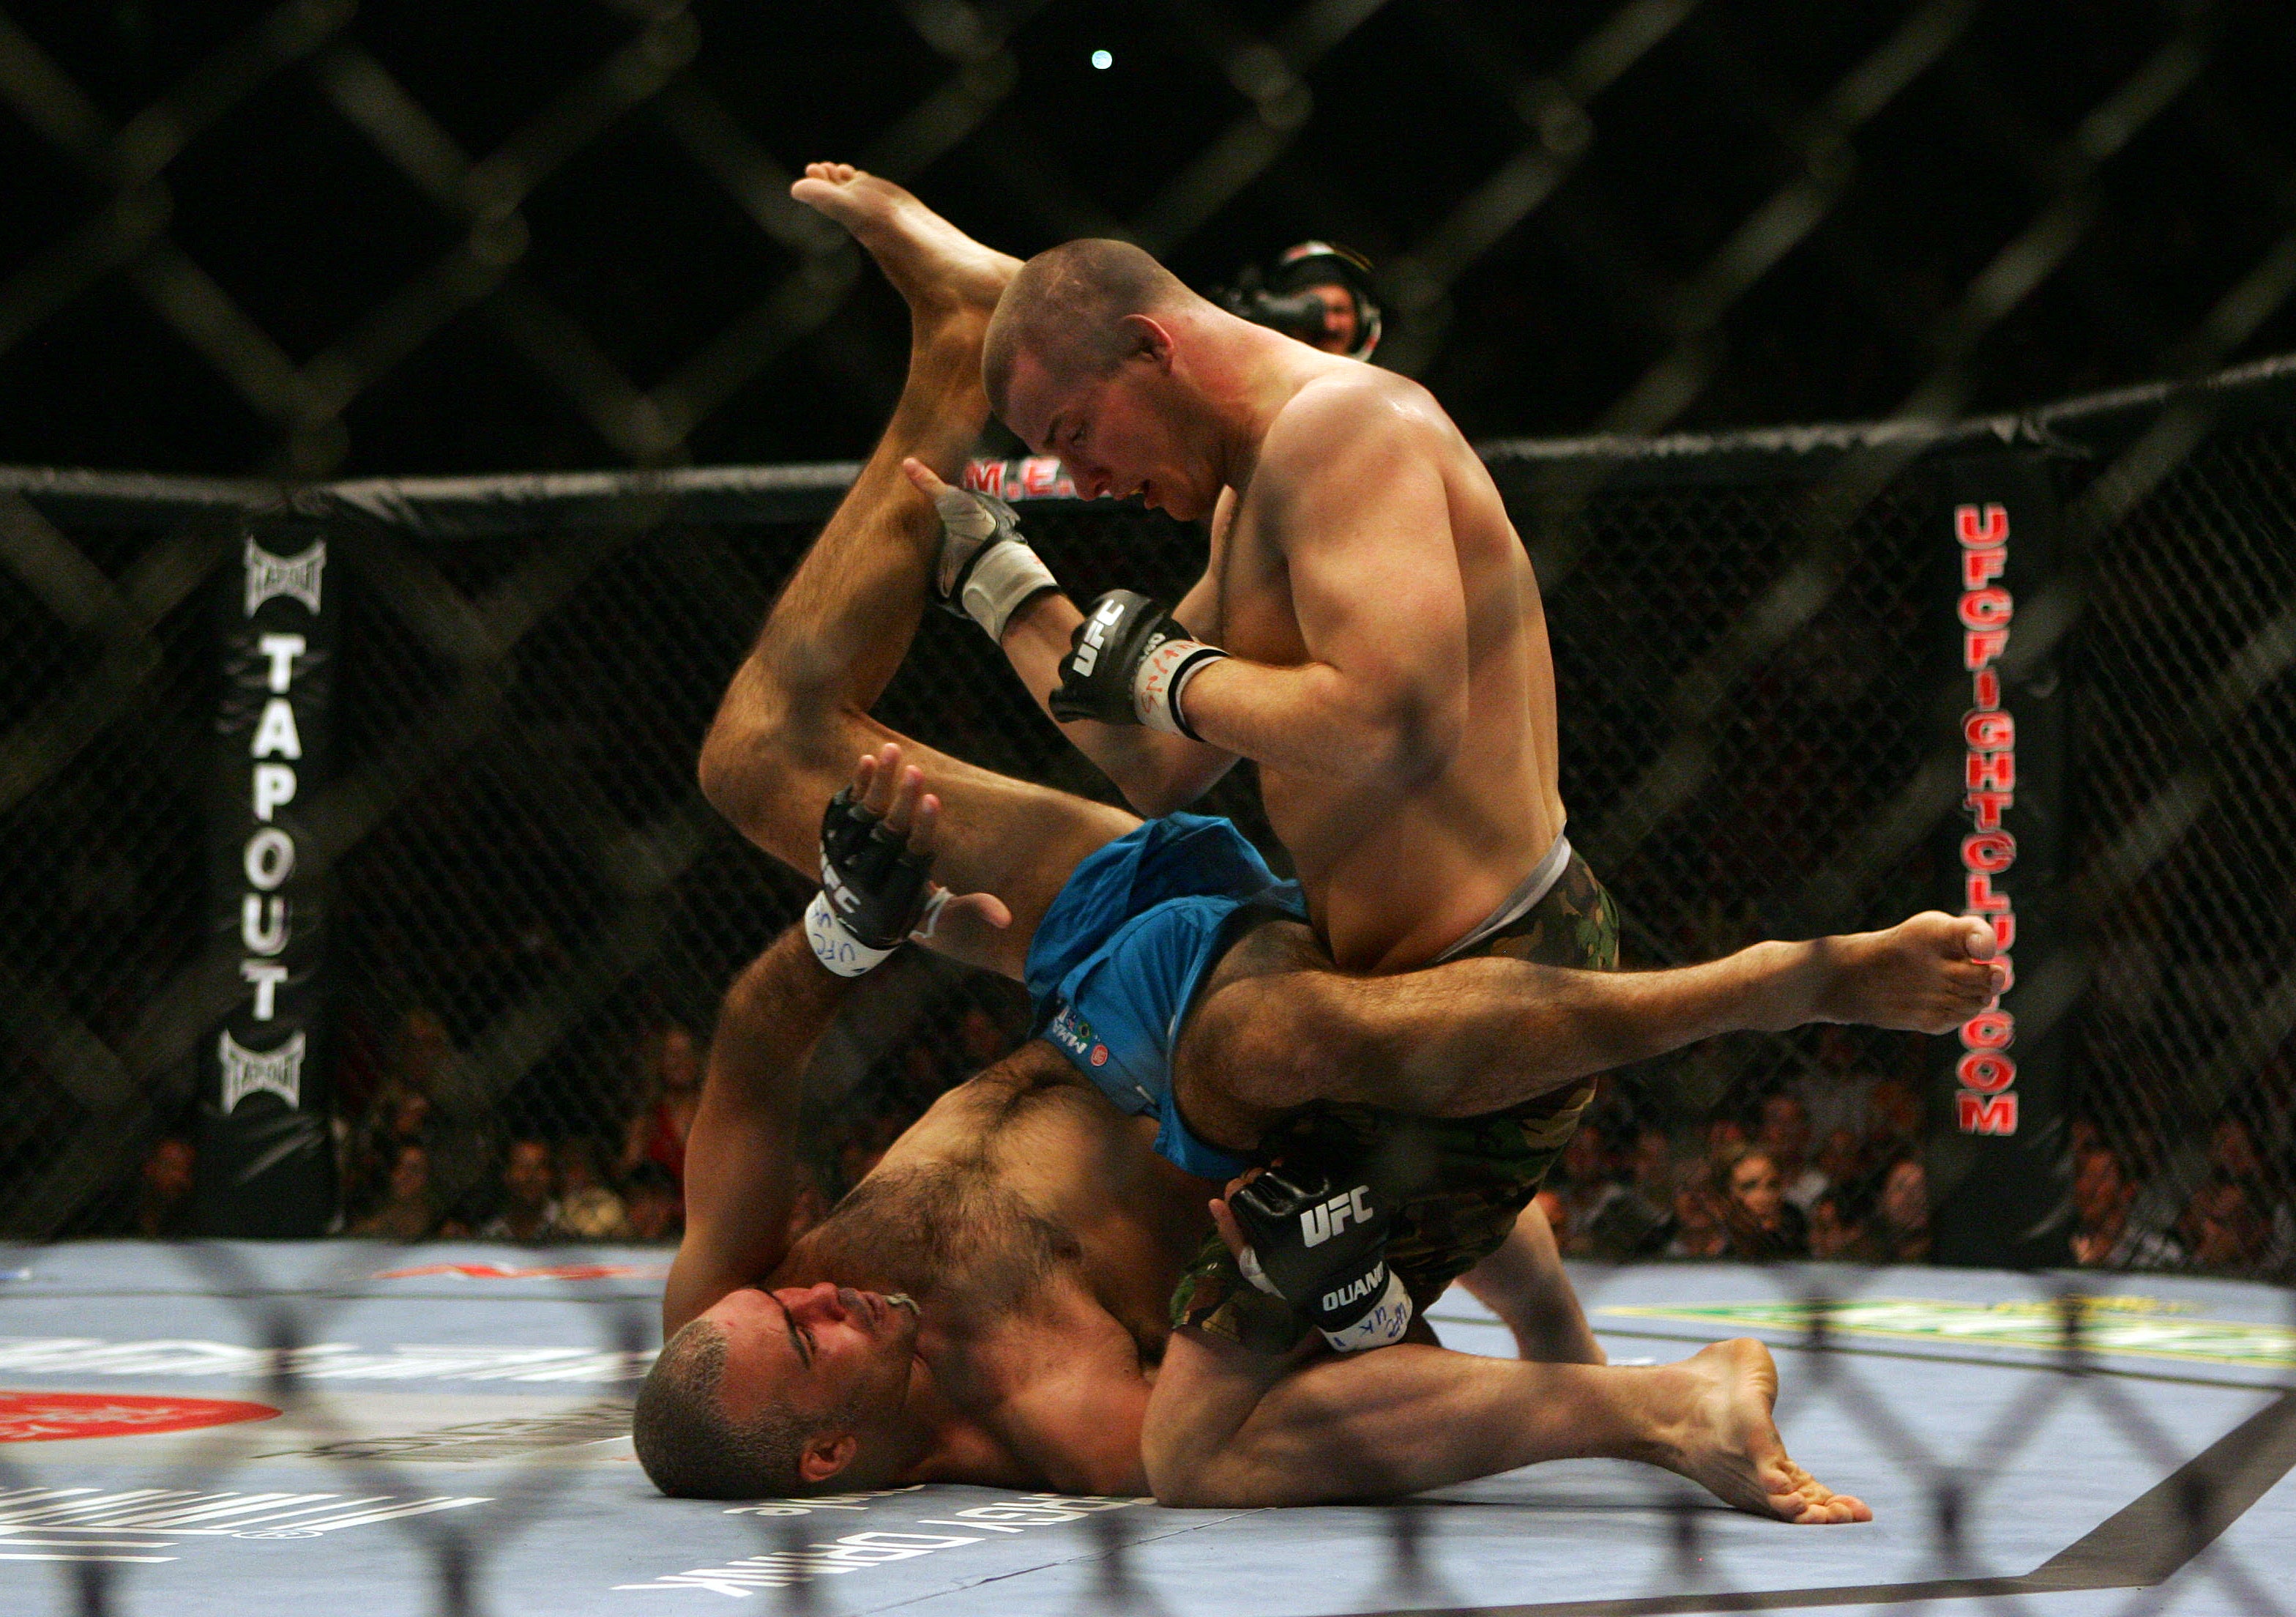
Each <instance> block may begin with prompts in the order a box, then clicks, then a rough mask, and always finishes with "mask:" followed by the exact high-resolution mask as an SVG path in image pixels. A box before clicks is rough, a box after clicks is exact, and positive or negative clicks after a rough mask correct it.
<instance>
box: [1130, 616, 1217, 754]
mask: <svg viewBox="0 0 2296 1617" xmlns="http://www.w3.org/2000/svg"><path fill="white" fill-rule="evenodd" d="M1226 655H1227V653H1226V652H1224V651H1222V650H1220V649H1219V647H1218V646H1216V645H1206V644H1204V643H1203V642H1202V641H1201V640H1167V641H1166V642H1164V644H1161V645H1160V646H1158V647H1157V648H1156V649H1155V650H1154V651H1152V652H1151V653H1148V655H1147V656H1145V657H1144V658H1143V659H1141V662H1140V671H1139V672H1138V673H1137V674H1136V675H1134V676H1133V679H1132V710H1133V712H1134V713H1135V714H1136V716H1137V717H1138V718H1139V720H1140V722H1141V723H1142V724H1144V725H1145V726H1148V727H1149V728H1150V729H1152V730H1161V731H1163V732H1164V734H1165V735H1185V736H1186V737H1187V738H1188V739H1189V740H1190V741H1201V740H1203V737H1202V736H1201V735H1197V734H1196V731H1195V726H1193V725H1191V724H1190V723H1189V722H1188V717H1187V714H1186V713H1185V711H1184V710H1182V708H1181V706H1180V699H1181V697H1182V696H1183V695H1185V694H1186V692H1187V688H1188V682H1189V681H1190V680H1192V679H1193V678H1194V677H1196V676H1197V675H1198V674H1201V672H1203V670H1204V669H1206V668H1208V667H1210V665H1211V664H1212V663H1215V662H1218V661H1219V660H1220V659H1221V658H1223V657H1225V656H1226Z"/></svg>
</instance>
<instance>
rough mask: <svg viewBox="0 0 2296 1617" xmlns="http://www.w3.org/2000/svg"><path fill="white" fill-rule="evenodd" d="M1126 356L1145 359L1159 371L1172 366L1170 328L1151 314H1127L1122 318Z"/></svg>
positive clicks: (1167, 369)
mask: <svg viewBox="0 0 2296 1617" xmlns="http://www.w3.org/2000/svg"><path fill="white" fill-rule="evenodd" d="M1123 325H1124V336H1125V352H1126V355H1127V357H1130V358H1134V359H1145V360H1147V361H1148V362H1149V363H1151V364H1152V365H1154V366H1155V367H1156V368H1157V369H1158V370H1160V371H1168V372H1169V370H1170V369H1171V368H1172V328H1171V327H1170V326H1169V325H1167V324H1164V322H1162V321H1161V320H1159V319H1157V318H1156V317H1155V316H1153V315H1127V316H1124V320H1123Z"/></svg>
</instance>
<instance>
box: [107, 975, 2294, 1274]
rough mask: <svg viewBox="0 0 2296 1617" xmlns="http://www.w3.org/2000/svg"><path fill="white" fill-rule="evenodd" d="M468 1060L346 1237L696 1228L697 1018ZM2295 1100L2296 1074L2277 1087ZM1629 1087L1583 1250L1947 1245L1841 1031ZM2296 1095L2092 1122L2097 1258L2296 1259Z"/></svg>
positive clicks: (947, 1075) (429, 1086) (896, 1052)
mask: <svg viewBox="0 0 2296 1617" xmlns="http://www.w3.org/2000/svg"><path fill="white" fill-rule="evenodd" d="M1020 1033H1021V1030H1020V1028H1019V1026H1018V1023H1017V1017H1016V1016H1014V1015H1013V1014H1012V1012H1011V1009H1010V1007H1004V1008H1001V1009H1000V1010H998V1011H996V1012H992V1011H991V1010H989V1009H987V1008H984V1007H983V1006H982V1005H980V1004H977V1003H966V1002H964V1001H961V1000H960V1001H957V1002H955V1003H949V1004H944V1005H939V1006H938V1007H933V1008H931V1009H930V1010H929V1011H928V1012H927V1014H924V1015H922V1016H921V1017H920V1018H919V1020H918V1022H917V1025H916V1027H915V1028H914V1030H913V1031H912V1033H911V1035H910V1037H909V1038H907V1039H906V1041H905V1042H901V1043H898V1044H897V1045H896V1046H895V1047H893V1048H891V1049H890V1051H889V1052H887V1053H886V1054H885V1055H882V1056H881V1057H880V1058H879V1059H878V1060H877V1061H875V1062H874V1063H872V1064H871V1065H870V1066H869V1068H868V1069H867V1071H865V1072H864V1073H863V1074H862V1075H861V1076H860V1077H859V1079H857V1081H856V1082H854V1083H853V1085H852V1086H851V1087H850V1088H848V1089H847V1090H846V1091H845V1092H843V1093H842V1094H840V1095H838V1096H835V1097H833V1098H823V1097H813V1098H811V1099H809V1101H808V1108H807V1111H806V1114H805V1118H804V1121H803V1125H802V1129H801V1144H800V1160H799V1163H798V1175H799V1185H798V1186H797V1189H796V1194H795V1198H794V1206H793V1208H792V1211H791V1234H792V1235H795V1234H798V1233H801V1232H802V1231H803V1230H804V1229H805V1228H807V1227H810V1226H811V1225H812V1224H813V1223H814V1222H816V1221H817V1220H818V1219H820V1218H821V1217H822V1216H823V1215H824V1213H825V1212H826V1211H827V1210H828V1209H829V1208H830V1207H831V1206H832V1205H834V1203H835V1202H836V1201H837V1199H838V1198H839V1197H840V1196H841V1195H842V1194H844V1193H845V1192H846V1191H847V1190H849V1189H850V1188H851V1187H852V1186H854V1185H856V1184H857V1183H858V1182H859V1181H860V1180H861V1178H863V1177H864V1176H865V1175H866V1174H867V1173H868V1172H869V1170H871V1169H872V1168H873V1167H875V1166H876V1164H877V1162H878V1161H879V1159H880V1158H881V1157H882V1156H883V1155H884V1153H885V1150H886V1148H887V1147H888V1146H890V1145H891V1144H892V1142H893V1141H894V1140H895V1139H897V1138H898V1137H899V1136H900V1135H901V1133H902V1132H903V1130H905V1129H907V1128H908V1126H909V1125H910V1124H911V1123H913V1122H914V1121H915V1120H916V1119H917V1118H918V1117H919V1116H921V1115H922V1113H923V1112H924V1110H925V1108H927V1107H928V1106H930V1105H931V1104H932V1103H933V1101H934V1100H935V1099H936V1098H937V1097H938V1096H940V1095H941V1094H942V1093H943V1092H944V1091H945V1090H947V1088H950V1087H951V1086H952V1085H954V1084H955V1083H958V1082H961V1081H962V1080H963V1079H965V1078H966V1077H969V1076H970V1075H971V1074H972V1073H973V1072H975V1071H979V1070H980V1068H982V1067H984V1066H986V1065H988V1064H989V1063H992V1062H994V1061H996V1059H998V1058H999V1057H1000V1056H1002V1055H1005V1053H1006V1052H1007V1051H1008V1050H1010V1049H1011V1048H1012V1047H1013V1045H1014V1044H1015V1043H1016V1042H1017V1041H1018V1039H1019V1037H1020ZM453 1055H454V1050H453V1048H452V1046H451V1043H450V1041H449V1040H448V1038H447V1032H446V1030H445V1028H444V1027H443V1026H442V1025H441V1023H440V1022H439V1019H438V1018H437V1017H436V1016H434V1015H432V1014H430V1013H429V1012H427V1011H422V1010H419V1009H418V1010H414V1011H410V1012H407V1013H406V1014H404V1015H403V1016H402V1017H401V1018H400V1019H399V1020H398V1024H397V1027H396V1030H395V1032H394V1034H393V1035H392V1037H391V1038H390V1040H389V1049H388V1053H387V1059H386V1060H385V1061H384V1062H383V1063H381V1065H380V1067H379V1069H378V1070H377V1071H375V1072H374V1073H373V1077H372V1081H371V1082H370V1084H369V1085H368V1086H367V1090H366V1093H365V1096H364V1098H363V1099H360V1100H358V1102H357V1104H356V1105H355V1106H351V1107H347V1108H346V1110H347V1111H348V1112H349V1113H350V1115H349V1116H348V1117H347V1118H346V1119H345V1120H342V1121H340V1122H339V1123H338V1125H337V1144H338V1148H339V1159H340V1171H341V1185H342V1202H343V1219H342V1225H341V1228H342V1231H343V1233H345V1234H348V1235H365V1236H373V1237H376V1238H381V1239H386V1240H391V1241H400V1242H414V1241H422V1240H430V1239H444V1238H457V1237H471V1238H477V1239H481V1240H502V1241H518V1242H562V1241H601V1242H639V1243H644V1242H674V1241H676V1239H677V1237H678V1235H679V1234H680V1233H681V1232H682V1229H683V1227H684V1218H685V1140H686V1136H687V1133H688V1131H689V1130H690V1129H692V1128H693V1114H694V1111H695V1108H696V1106H697V1104H698V1103H699V1101H700V1098H701V1080H702V1075H703V1071H704V1070H705V1067H706V1065H707V1062H708V1050H707V1047H706V1046H705V1045H704V1044H703V1042H702V1041H701V1038H699V1037H698V1036H697V1035H696V1034H695V1033H694V1032H693V1030H692V1029H690V1028H688V1027H686V1026H685V1025H682V1024H680V1023H678V1022H669V1021H662V1022H656V1023H654V1024H653V1025H651V1026H649V1027H646V1028H645V1029H644V1030H643V1031H642V1032H641V1033H640V1034H639V1035H638V1036H637V1037H636V1038H635V1042H634V1046H633V1048H632V1049H631V1051H630V1054H629V1057H628V1060H627V1063H626V1071H625V1072H624V1073H623V1074H622V1075H621V1076H620V1078H619V1080H618V1081H615V1082H611V1083H604V1084H600V1083H596V1082H594V1083H592V1084H590V1085H588V1086H586V1093H584V1094H583V1095H581V1096H572V1095H560V1096H556V1097H555V1104H536V1102H535V1101H534V1099H533V1098H532V1097H529V1099H528V1101H527V1103H526V1104H524V1105H523V1106H522V1107H521V1108H515V1109H511V1110H509V1111H508V1112H506V1113H504V1116H505V1117H506V1118H507V1124H506V1125H505V1123H504V1121H502V1120H496V1121H495V1122H493V1123H489V1124H473V1123H470V1122H458V1121H455V1120H452V1119H450V1118H449V1117H448V1116H447V1114H446V1111H445V1109H444V1108H443V1107H442V1106H441V1105H440V1104H439V1099H438V1095H439V1074H440V1073H441V1071H443V1070H444V1069H445V1068H446V1067H447V1064H448V1063H449V1062H450V1061H451V1059H452V1058H453ZM2283 1090H2285V1091H2286V1092H2288V1093H2289V1094H2290V1095H2292V1096H2296V1084H2290V1085H2283V1086H2276V1087H2274V1088H2272V1089H2270V1090H2268V1091H2267V1093H2280V1092H2282V1091H2283ZM1633 1098H1634V1097H1633V1095H1632V1091H1631V1087H1630V1086H1626V1085H1620V1084H1617V1083H1612V1084H1610V1085H1608V1086H1606V1088H1605V1091H1604V1094H1603V1098H1602V1099H1601V1100H1599V1101H1598V1102H1597V1103H1596V1104H1595V1105H1594V1106H1593V1107H1591V1108H1590V1109H1589V1111H1588V1113H1587V1120H1586V1121H1585V1122H1584V1123H1583V1124H1582V1125H1581V1127H1580V1128H1579V1131H1578V1133H1577V1134H1576V1135H1575V1136H1573V1137H1572V1138H1571V1141H1570V1145H1569V1146H1568V1147H1567V1149H1566V1150H1565V1151H1564V1153H1563V1155H1562V1160H1561V1161H1560V1162H1558V1163H1557V1164H1556V1167H1555V1170H1554V1172H1553V1173H1552V1174H1551V1175H1550V1176H1549V1178H1548V1180H1547V1185H1546V1188H1545V1189H1544V1190H1543V1191H1542V1192H1541V1193H1540V1194H1539V1197H1538V1206H1539V1208H1540V1209H1541V1211H1543V1212H1544V1213H1545V1214H1546V1218H1547V1219H1548V1221H1549V1222H1550V1223H1551V1224H1552V1226H1553V1227H1554V1231H1555V1235H1556V1238H1557V1240H1558V1243H1559V1244H1560V1245H1561V1246H1562V1250H1563V1252H1564V1253H1565V1254H1566V1255H1568V1256H1571V1257H1581V1258H1590V1259H1595V1260H1606V1261H1625V1260H1637V1261H1640V1260H1651V1259H1657V1258H1685V1259H1697V1258H1709V1259H1737V1260H1779V1259H1801V1258H1808V1259H1816V1260H1834V1261H1841V1262H1849V1263H1867V1264H1892V1263H1921V1262H1924V1261H1926V1260H1928V1258H1929V1255H1930V1219H1929V1207H1930V1200H1929V1198H1930V1187H1929V1184H1928V1180H1927V1178H1926V1172H1925V1168H1924V1153H1923V1122H1924V1118H1923V1100H1922V1096H1921V1093H1920V1091H1919V1090H1918V1089H1917V1088H1916V1087H1915V1084H1914V1083H1913V1082H1911V1081H1909V1080H1908V1079H1907V1078H1905V1077H1901V1076H1892V1075H1890V1074H1888V1073H1883V1072H1877V1071H1863V1070H1861V1064H1860V1061H1859V1053H1858V1047H1857V1045H1856V1044H1855V1042H1854V1041H1853V1040H1851V1039H1849V1038H1847V1037H1846V1036H1838V1035H1837V1034H1836V1033H1835V1032H1834V1031H1833V1030H1829V1031H1828V1033H1827V1035H1826V1036H1825V1037H1824V1038H1821V1040H1820V1041H1819V1042H1818V1044H1817V1045H1816V1057H1815V1059H1814V1060H1812V1061H1811V1062H1810V1063H1808V1069H1807V1071H1803V1072H1801V1073H1800V1076H1797V1077H1794V1078H1792V1079H1787V1080H1784V1081H1780V1082H1776V1083H1775V1084H1774V1085H1773V1086H1772V1087H1770V1088H1767V1090H1766V1091H1764V1092H1761V1093H1759V1094H1758V1095H1754V1096H1749V1097H1747V1098H1745V1099H1743V1100H1741V1101H1735V1102H1732V1103H1727V1104H1724V1105H1723V1106H1722V1107H1721V1108H1720V1109H1719V1110H1718V1111H1717V1112H1715V1113H1714V1115H1712V1116H1711V1117H1710V1118H1709V1119H1707V1120H1706V1121H1705V1122H1704V1124H1703V1125H1702V1127H1699V1128H1696V1129H1681V1128H1678V1127H1677V1128H1669V1127H1665V1126H1663V1125H1662V1124H1661V1123H1660V1122H1658V1121H1656V1120H1652V1119H1651V1118H1650V1116H1649V1115H1648V1114H1647V1113H1646V1112H1645V1113H1643V1114H1640V1115H1637V1113H1636V1111H1635V1110H1634V1109H1633V1107H1632V1105H1631V1104H1629V1102H1630V1100H1632V1099H1633ZM2292 1110H2296V1109H2292V1108H2288V1107H2283V1108H2279V1109H2271V1108H2267V1109H2265V1110H2264V1111H2262V1112H2259V1111H2258V1110H2257V1108H2255V1107H2254V1106H2251V1107H2249V1108H2248V1109H2246V1110H2239V1111H2231V1112H2226V1114H2225V1115H2224V1116H2222V1117H2221V1118H2220V1119H2219V1120H2218V1121H2217V1123H2216V1124H2215V1126H2214V1128H2213V1129H2212V1130H2210V1132H2209V1133H2208V1135H2207V1136H2206V1145H2205V1150H2202V1148H2201V1146H2200V1145H2199V1143H2198V1142H2197V1141H2193V1142H2185V1141H2177V1142H2170V1143H2169V1144H2168V1145H2163V1143H2161V1141H2159V1140H2157V1139H2156V1138H2154V1137H2152V1136H2149V1135H2143V1134H2138V1135H2136V1136H2133V1137H2132V1136H2131V1135H2129V1134H2128V1132H2127V1131H2126V1130H2125V1129H2124V1130H2122V1131H2121V1132H2120V1133H2119V1134H2118V1135H2115V1136H2112V1137H2108V1135H2107V1133H2106V1131H2104V1130H2103V1129H2100V1128H2099V1127H2098V1126H2097V1124H2096V1123H2095V1121H2094V1120H2090V1119H2087V1118H2077V1119H2076V1120H2074V1121H2073V1123H2072V1126H2071V1140H2070V1147H2071V1169H2072V1173H2071V1200H2072V1211H2073V1215H2074V1230H2073V1235H2072V1237H2071V1241H2072V1249H2073V1254H2074V1259H2075V1261H2077V1262H2078V1263H2080V1264H2083V1265H2086V1266H2090V1267H2095V1268H2110V1269H2145V1268H2196V1269H2202V1270H2210V1271H2218V1272H2236V1273H2247V1274H2267V1275H2278V1274H2283V1273H2288V1272H2291V1271H2292V1269H2296V1196H2292V1194H2291V1191H2292V1185H2296V1175H2292V1173H2291V1171H2290V1152H2289V1147H2288V1136H2289V1134H2290V1130H2291V1123H2292V1115H2291V1112H2292ZM194 1168H195V1161H194V1154H193V1145H192V1144H191V1143H190V1141H189V1140H187V1139H185V1138H183V1137H169V1138H167V1139H163V1140H161V1141H160V1142H159V1144H158V1145H156V1146H154V1147H153V1149H152V1152H151V1153H150V1155H149V1157H148V1158H147V1159H146V1161H145V1162H144V1165H143V1176H142V1182H141V1186H140V1194H139V1199H138V1200H137V1201H136V1202H135V1209H134V1215H133V1224H132V1229H133V1233H135V1234H139V1235H144V1236H147V1237H152V1238H157V1239H165V1238H170V1237H175V1236H180V1235H188V1234H190V1233H192V1218H191V1210H192V1192H193V1176H194Z"/></svg>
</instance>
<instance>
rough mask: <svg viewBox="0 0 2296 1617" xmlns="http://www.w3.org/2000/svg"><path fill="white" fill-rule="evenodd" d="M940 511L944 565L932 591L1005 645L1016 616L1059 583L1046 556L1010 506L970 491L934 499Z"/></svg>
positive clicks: (951, 491)
mask: <svg viewBox="0 0 2296 1617" xmlns="http://www.w3.org/2000/svg"><path fill="white" fill-rule="evenodd" d="M933 509H934V510H936V511H938V512H939V513H940V561H939V565H938V566H937V567H936V568H935V570H934V572H933V587H934V588H935V590H936V591H937V592H938V593H939V596H940V599H941V603H942V604H944V605H946V606H947V607H949V608H950V609H951V610H952V611H956V612H963V613H964V615H965V616H966V617H968V618H970V619H972V620H973V621H974V622H975V623H978V624H979V625H980V627H981V628H985V629H987V630H988V637H989V638H990V639H991V640H995V641H997V642H1000V643H1001V642H1002V641H1003V640H1004V638H1005V624H1007V623H1009V622H1010V621H1012V618H1013V613H1014V612H1018V611H1020V610H1021V607H1022V606H1024V605H1025V604H1027V603H1029V602H1030V601H1032V600H1034V599H1036V597H1037V596H1038V595H1042V594H1043V593H1044V592H1045V591H1046V590H1048V589H1058V588H1059V587H1060V585H1059V584H1058V583H1057V582H1056V581H1055V580H1054V578H1053V570H1052V569H1051V568H1049V567H1046V565H1045V562H1044V558H1042V557H1041V556H1039V555H1037V553H1036V552H1035V551H1033V550H1031V549H1029V541H1028V540H1027V539H1025V538H1021V527H1020V518H1019V516H1018V515H1017V514H1016V513H1014V511H1013V507H1012V506H1010V505H1006V504H1005V502H1004V501H1003V500H1000V499H996V498H993V497H989V496H988V495H983V494H975V493H974V492H973V491H972V490H971V489H969V488H947V489H944V490H943V491H942V492H941V493H939V494H938V495H936V496H934V497H933Z"/></svg>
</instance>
